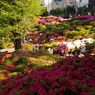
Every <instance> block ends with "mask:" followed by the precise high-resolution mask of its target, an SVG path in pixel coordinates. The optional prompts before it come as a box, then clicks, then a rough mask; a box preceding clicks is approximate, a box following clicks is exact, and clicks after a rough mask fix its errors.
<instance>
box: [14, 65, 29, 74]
mask: <svg viewBox="0 0 95 95" xmlns="http://www.w3.org/2000/svg"><path fill="white" fill-rule="evenodd" d="M27 70H28V68H27V67H26V66H25V65H23V64H20V65H18V66H16V69H15V72H25V71H27Z"/></svg>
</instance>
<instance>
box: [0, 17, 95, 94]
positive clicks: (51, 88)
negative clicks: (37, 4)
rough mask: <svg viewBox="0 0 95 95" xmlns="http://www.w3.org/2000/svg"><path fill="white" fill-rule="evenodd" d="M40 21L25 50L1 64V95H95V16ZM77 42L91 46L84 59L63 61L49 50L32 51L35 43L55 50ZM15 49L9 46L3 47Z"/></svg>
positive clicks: (30, 31)
mask: <svg viewBox="0 0 95 95" xmlns="http://www.w3.org/2000/svg"><path fill="white" fill-rule="evenodd" d="M37 19H38V20H37V22H35V24H34V27H32V28H31V29H29V31H28V32H27V35H26V36H25V37H26V38H27V40H26V41H27V42H26V43H22V46H23V48H22V49H21V50H16V51H14V52H13V53H12V57H11V58H7V59H6V60H5V61H4V62H0V95H95V41H94V39H95V17H94V16H92V15H83V16H79V17H74V18H70V19H64V18H61V17H57V16H47V17H42V16H38V17H37ZM10 35H12V34H10ZM89 38H90V39H93V42H91V43H90V42H89V40H87V39H89ZM30 39H31V40H30ZM76 40H81V41H83V40H85V41H86V42H88V43H89V44H88V45H87V47H86V49H87V50H86V52H84V53H82V56H79V55H74V56H66V57H65V58H63V57H62V56H60V55H59V54H51V53H50V52H49V51H48V50H46V49H42V48H41V49H39V50H37V51H36V50H33V48H34V46H35V44H39V45H40V46H43V47H52V48H54V49H55V48H56V47H58V46H59V45H66V44H65V42H74V41H76ZM81 43H82V42H81ZM83 44H85V43H82V44H81V46H82V45H83ZM78 45H79V44H78ZM13 46H14V45H13V44H12V43H8V44H5V46H3V47H7V48H10V47H13ZM69 47H70V46H69ZM69 47H68V48H69ZM74 49H75V48H74V47H73V50H74Z"/></svg>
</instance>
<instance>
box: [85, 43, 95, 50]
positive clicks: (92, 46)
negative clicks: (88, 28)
mask: <svg viewBox="0 0 95 95" xmlns="http://www.w3.org/2000/svg"><path fill="white" fill-rule="evenodd" d="M93 48H95V42H94V43H91V44H89V45H88V46H87V48H86V49H87V50H90V49H93Z"/></svg>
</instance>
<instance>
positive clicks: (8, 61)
mask: <svg viewBox="0 0 95 95" xmlns="http://www.w3.org/2000/svg"><path fill="white" fill-rule="evenodd" d="M4 63H5V64H13V62H12V60H11V59H6V60H5V62H4Z"/></svg>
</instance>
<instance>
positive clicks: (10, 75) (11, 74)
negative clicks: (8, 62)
mask: <svg viewBox="0 0 95 95" xmlns="http://www.w3.org/2000/svg"><path fill="white" fill-rule="evenodd" d="M17 74H18V73H17V72H13V73H10V74H9V77H15V76H16V75H17Z"/></svg>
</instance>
